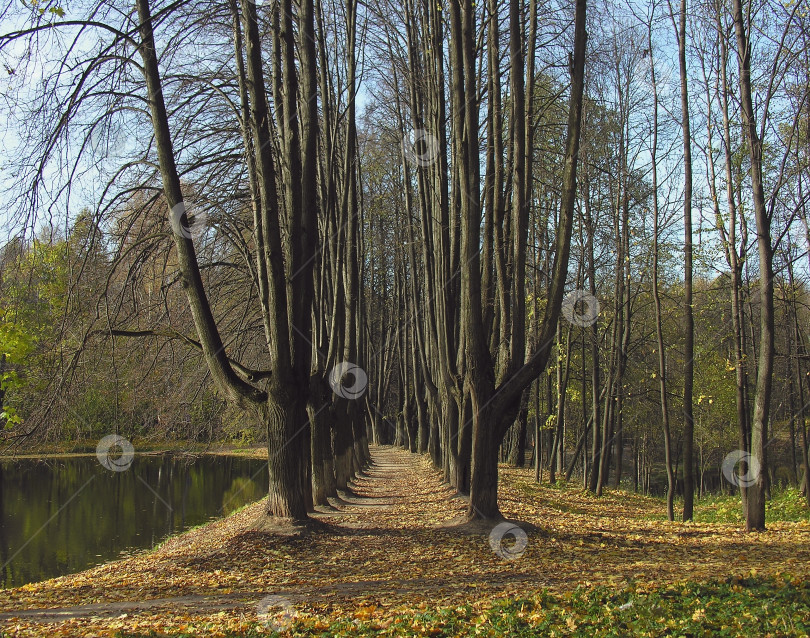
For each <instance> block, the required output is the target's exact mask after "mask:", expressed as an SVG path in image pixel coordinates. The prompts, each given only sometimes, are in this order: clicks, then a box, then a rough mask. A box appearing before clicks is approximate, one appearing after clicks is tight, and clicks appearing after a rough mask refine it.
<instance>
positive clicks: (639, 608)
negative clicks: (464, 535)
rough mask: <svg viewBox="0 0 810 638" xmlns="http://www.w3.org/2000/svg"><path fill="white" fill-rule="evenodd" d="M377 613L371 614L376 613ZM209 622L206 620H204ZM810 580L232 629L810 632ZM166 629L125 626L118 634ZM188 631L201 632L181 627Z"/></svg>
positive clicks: (315, 632) (667, 588) (585, 595)
mask: <svg viewBox="0 0 810 638" xmlns="http://www.w3.org/2000/svg"><path fill="white" fill-rule="evenodd" d="M370 616H371V617H370ZM200 629H202V628H200ZM808 632H810V583H806V582H803V581H802V580H801V579H798V578H791V577H789V576H779V577H776V578H765V579H763V578H757V577H751V578H730V579H728V580H726V581H721V582H712V583H695V582H687V583H680V584H670V585H664V586H661V587H659V588H656V589H652V590H645V589H641V588H636V587H633V586H630V587H628V588H625V589H623V590H621V591H618V592H617V591H615V590H610V589H608V588H606V587H590V588H587V587H578V588H577V589H575V590H574V591H572V592H570V593H567V594H562V595H552V594H549V593H547V592H542V593H539V594H536V595H533V596H531V597H528V598H523V599H506V600H494V601H484V602H479V603H471V604H466V605H462V606H456V607H441V608H437V609H435V610H430V609H427V608H426V606H425V605H424V604H422V605H421V606H420V607H419V608H417V609H413V610H409V611H403V610H402V609H401V608H400V610H399V612H398V613H395V614H393V615H384V616H382V617H378V616H377V614H376V609H375V608H371V609H369V608H360V609H358V610H357V612H356V613H355V614H348V615H344V616H341V617H339V618H337V619H332V620H329V619H325V618H323V617H318V616H304V617H298V618H297V619H296V620H295V621H294V622H293V623H292V624H291V625H290V626H289V627H288V628H287V629H286V630H284V631H283V632H280V633H277V632H272V631H270V630H267V629H265V628H264V627H263V626H260V625H257V626H256V627H255V628H252V629H250V630H248V631H246V632H240V633H226V634H224V635H226V636H231V637H234V638H235V637H236V636H240V637H245V638H252V637H254V636H267V635H279V636H414V635H425V636H448V637H449V636H480V635H483V636H515V637H520V636H582V637H591V636H662V635H676V636H806V635H807V634H808ZM157 635H158V634H155V633H150V634H133V633H119V634H117V636H118V638H147V637H149V638H151V637H154V636H157ZM173 635H180V636H194V635H202V634H197V633H182V632H181V633H180V634H173Z"/></svg>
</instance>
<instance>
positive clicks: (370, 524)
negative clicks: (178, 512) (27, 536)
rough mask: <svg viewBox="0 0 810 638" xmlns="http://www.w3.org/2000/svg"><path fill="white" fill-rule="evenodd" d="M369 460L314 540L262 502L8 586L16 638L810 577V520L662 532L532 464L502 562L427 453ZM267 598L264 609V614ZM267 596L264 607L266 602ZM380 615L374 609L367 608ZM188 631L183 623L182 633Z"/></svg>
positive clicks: (633, 505)
mask: <svg viewBox="0 0 810 638" xmlns="http://www.w3.org/2000/svg"><path fill="white" fill-rule="evenodd" d="M372 455H373V459H374V463H373V465H372V466H371V467H370V468H368V470H367V471H366V473H364V475H362V476H360V477H359V478H358V479H357V481H356V482H355V484H354V485H353V486H352V493H350V494H343V495H341V498H340V499H339V500H335V501H334V502H333V503H332V506H331V507H329V508H323V509H321V510H320V511H318V512H317V513H315V514H314V515H313V518H316V519H317V520H318V521H320V522H321V523H322V529H318V530H316V531H312V532H310V533H308V534H307V535H305V536H301V537H294V536H293V537H290V536H278V535H270V534H265V533H260V532H256V531H251V528H252V523H253V521H254V520H255V519H256V518H257V517H258V516H259V515H260V513H261V511H262V508H263V503H261V502H259V503H256V504H254V505H251V506H249V507H247V508H245V509H243V510H241V511H240V512H238V513H236V514H234V515H232V516H229V517H227V518H225V519H222V520H218V521H214V522H213V523H211V524H209V525H206V526H205V527H202V528H198V529H195V530H192V531H190V532H188V533H186V534H183V535H180V536H177V537H173V538H171V539H170V540H168V541H167V542H166V543H165V544H164V545H162V546H161V547H159V548H158V549H157V550H155V551H152V552H144V553H142V554H138V555H135V556H133V557H131V558H128V559H126V560H123V561H118V562H114V563H109V564H106V565H101V566H99V567H96V568H93V569H90V570H87V571H85V572H82V573H79V574H74V575H71V576H65V577H62V578H57V579H53V580H50V581H45V582H43V583H34V584H31V585H27V586H25V587H21V588H17V589H13V590H2V591H0V629H2V630H3V631H5V632H6V633H7V634H10V635H20V636H35V635H43V634H45V633H47V634H48V635H52V636H77V635H97V636H98V635H114V633H115V632H116V631H120V630H124V631H148V630H154V631H155V632H157V633H159V634H160V633H165V634H171V633H177V632H182V631H188V628H189V627H194V628H203V629H201V630H200V632H201V633H202V634H204V635H215V634H217V633H218V632H222V631H225V630H229V631H237V632H238V631H245V630H246V629H249V628H251V627H255V626H256V623H257V621H258V620H259V612H260V611H262V610H263V609H265V608H267V607H272V608H273V609H276V610H285V609H286V610H291V609H292V610H294V611H295V612H296V613H304V614H312V615H316V616H318V617H319V618H320V617H324V618H327V619H328V618H335V617H338V616H340V617H346V616H348V617H357V616H356V615H357V614H358V613H362V614H366V615H367V614H384V613H391V612H393V610H396V609H413V608H419V607H420V606H428V605H429V606H430V607H434V606H441V605H459V604H467V603H473V602H478V601H481V600H485V599H488V598H493V597H503V596H517V597H523V596H526V595H529V594H531V593H532V592H536V591H538V590H541V589H543V588H548V589H552V590H558V591H559V590H571V589H574V588H575V587H577V586H578V585H591V584H603V585H607V586H610V587H616V588H619V587H623V586H625V585H626V584H627V583H628V582H629V581H634V582H635V583H650V584H651V585H654V584H658V583H661V582H677V581H679V580H684V579H687V578H690V579H699V580H709V579H722V578H725V577H727V576H729V575H732V574H733V575H745V574H748V573H750V571H751V570H756V571H757V572H758V573H761V574H773V573H778V572H789V573H792V574H794V575H802V576H810V524H808V523H806V522H804V523H773V524H771V525H770V527H769V531H768V532H767V533H765V534H744V533H742V532H741V530H740V529H739V528H738V527H735V526H732V525H721V524H689V525H683V524H678V523H668V522H666V521H662V520H653V517H658V518H659V519H660V518H663V514H664V507H663V504H662V503H661V502H660V501H656V500H653V499H648V498H645V497H641V496H634V495H632V494H627V493H612V492H608V493H607V494H606V495H605V496H603V497H601V498H598V499H597V498H595V497H592V496H589V495H587V494H586V493H583V492H582V491H581V490H580V489H579V488H578V487H577V486H576V485H572V486H570V487H568V488H565V489H559V488H550V487H548V486H538V485H536V484H534V483H533V481H532V477H531V471H530V470H518V469H514V468H506V467H502V469H501V487H500V502H501V509H502V511H503V513H504V515H505V516H507V517H508V518H510V519H516V520H519V521H525V523H523V524H522V525H523V527H524V528H525V530H526V533H527V535H526V546H525V552H519V553H518V554H517V555H515V556H513V557H512V558H514V560H505V558H504V555H503V554H501V555H498V554H496V553H495V552H494V551H493V550H492V548H491V547H490V544H489V542H488V541H489V539H488V533H487V532H486V530H485V531H484V533H483V534H480V535H468V534H463V533H460V532H459V531H458V530H457V529H455V528H453V527H449V524H450V523H451V522H452V521H454V520H458V518H459V516H460V515H461V514H463V512H464V510H465V503H464V502H463V501H462V500H461V499H460V498H458V497H455V496H453V493H452V491H451V490H450V489H449V488H448V487H447V486H446V485H444V484H443V483H442V482H441V476H440V474H439V473H438V472H436V471H435V470H434V469H433V468H432V466H431V465H430V462H429V460H428V459H427V458H425V457H423V456H418V455H413V454H410V453H409V452H406V451H404V450H399V449H393V448H373V449H372ZM262 601H265V603H267V604H266V605H264V607H262ZM268 601H269V603H268ZM369 610H371V611H369ZM184 628H185V629H184Z"/></svg>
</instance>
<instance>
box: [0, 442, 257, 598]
mask: <svg viewBox="0 0 810 638" xmlns="http://www.w3.org/2000/svg"><path fill="white" fill-rule="evenodd" d="M265 466H266V463H265V462H264V461H259V460H255V459H244V458H239V457H233V456H205V457H198V458H195V459H191V458H185V457H176V456H173V455H157V456H137V457H135V461H134V463H133V464H132V467H131V468H129V469H128V470H127V471H126V472H110V471H108V470H105V469H104V468H103V467H102V466H101V465H100V464H99V462H98V460H97V459H96V458H95V456H93V457H81V458H66V459H49V460H47V461H41V460H19V461H2V462H0V565H3V567H2V570H0V584H2V586H3V587H10V586H18V585H22V584H25V583H28V582H33V581H38V580H44V579H46V578H51V577H53V576H59V575H62V574H69V573H73V572H77V571H81V570H82V569H86V568H87V567H90V566H92V565H96V564H98V563H102V562H105V561H107V560H110V559H114V558H118V557H119V556H120V555H121V554H122V553H126V552H127V551H129V550H132V549H142V548H149V547H152V546H154V545H155V544H156V543H158V542H160V541H161V540H163V539H164V538H165V537H166V536H168V535H170V534H175V533H178V532H181V531H183V530H185V529H187V528H188V527H192V526H194V525H199V524H200V523H204V522H206V521H208V520H210V519H212V518H216V517H217V516H221V515H223V514H228V513H230V512H232V511H234V510H235V509H238V508H239V507H242V506H243V505H245V504H246V503H249V502H251V501H255V500H257V499H259V498H262V497H263V496H264V494H265V489H266V487H265V486H266V484H267V475H266V469H264V468H265Z"/></svg>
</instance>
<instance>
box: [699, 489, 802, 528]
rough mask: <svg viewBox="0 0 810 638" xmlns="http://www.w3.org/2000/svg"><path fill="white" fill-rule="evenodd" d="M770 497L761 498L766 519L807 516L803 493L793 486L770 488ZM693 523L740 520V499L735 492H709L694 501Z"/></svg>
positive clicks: (790, 519) (796, 519) (791, 518)
mask: <svg viewBox="0 0 810 638" xmlns="http://www.w3.org/2000/svg"><path fill="white" fill-rule="evenodd" d="M772 496H773V498H772V499H771V500H769V501H766V502H765V520H766V521H784V522H793V523H796V522H799V521H807V520H810V510H808V509H807V506H806V504H805V500H804V497H803V496H802V495H801V494H800V493H799V490H797V489H795V488H785V489H780V490H778V491H777V490H774V491H773V493H772ZM695 522H697V523H733V524H736V523H743V522H744V519H743V515H742V501H741V500H740V495H739V494H734V495H725V494H724V495H709V496H705V497H703V498H701V499H698V500H697V501H696V503H695Z"/></svg>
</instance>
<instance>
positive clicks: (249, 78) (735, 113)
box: [0, 0, 810, 529]
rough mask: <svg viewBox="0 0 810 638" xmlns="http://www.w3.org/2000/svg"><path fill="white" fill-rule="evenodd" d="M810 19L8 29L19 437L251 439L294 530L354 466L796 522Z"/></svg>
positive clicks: (300, 9) (487, 488) (84, 7)
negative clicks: (380, 464) (529, 469)
mask: <svg viewBox="0 0 810 638" xmlns="http://www.w3.org/2000/svg"><path fill="white" fill-rule="evenodd" d="M21 7H23V8H21ZM806 10H807V6H806V3H802V2H790V3H777V2H771V1H767V2H758V3H754V2H748V3H744V2H742V0H734V1H733V2H732V3H727V2H721V1H717V2H703V3H694V4H690V6H689V7H687V5H686V2H681V3H680V5H679V6H675V5H672V4H669V3H664V2H657V3H656V2H654V3H652V4H646V5H641V4H637V3H629V4H622V3H595V2H594V3H591V4H589V6H588V8H587V17H586V10H585V3H584V2H583V0H579V1H578V2H577V3H576V15H575V12H574V10H573V7H570V6H568V5H567V4H565V3H560V4H559V5H557V4H556V3H543V2H540V0H527V1H525V2H524V1H520V0H512V1H511V2H508V3H507V2H500V1H498V0H488V2H486V3H477V4H474V3H470V2H461V1H459V0H451V1H450V2H448V3H447V5H446V6H445V5H444V4H433V3H431V2H427V1H416V2H410V1H409V2H406V3H404V5H403V6H399V4H396V3H385V2H376V3H367V4H361V3H359V2H357V0H346V2H332V1H331V0H323V1H318V2H315V1H314V0H301V2H297V3H294V2H291V0H282V1H281V2H276V3H257V4H254V3H251V2H243V3H240V4H237V2H236V1H235V0H231V1H230V2H225V3H221V4H217V3H212V4H210V6H209V5H206V10H205V11H201V10H200V8H199V7H198V6H196V5H194V6H192V5H191V4H189V3H184V2H174V3H156V4H154V5H153V6H150V3H148V2H147V1H146V0H138V2H136V11H133V10H132V8H131V7H128V6H127V7H118V6H117V5H116V3H114V2H102V3H82V2H75V3H73V2H72V3H70V4H69V5H68V6H66V7H61V6H59V5H57V4H55V3H51V4H47V5H36V6H34V7H24V6H23V5H16V4H10V5H8V6H7V7H6V9H5V13H4V16H3V17H4V22H7V23H8V24H11V23H12V22H14V23H15V25H17V26H18V27H19V28H18V29H15V30H13V31H11V30H9V32H8V33H6V34H5V35H2V36H0V54H1V55H2V56H3V58H4V64H5V65H6V70H7V77H6V78H4V80H3V82H4V83H5V84H6V86H5V87H4V95H5V100H6V101H5V105H6V106H4V107H3V108H4V111H5V112H7V113H8V116H9V118H8V122H9V123H8V124H7V125H6V126H7V127H8V128H7V129H6V132H7V133H8V131H9V130H13V131H14V137H15V138H16V139H17V140H18V142H19V143H18V145H17V148H16V152H13V153H11V154H10V158H9V159H7V160H6V162H7V165H6V166H4V171H6V172H7V173H8V174H9V175H11V176H12V177H13V179H9V180H6V184H7V190H6V192H5V196H6V198H7V202H8V204H7V206H6V207H5V208H6V209H7V211H8V215H9V224H8V227H9V230H10V235H11V236H12V237H13V238H12V239H10V240H9V241H8V242H7V243H6V244H5V246H4V248H3V251H2V260H1V262H0V266H1V267H2V281H1V282H0V286H1V287H0V298H2V304H0V309H2V310H1V312H2V316H0V321H1V322H2V323H0V338H2V354H1V355H0V356H2V363H1V364H0V369H1V370H2V390H0V392H2V395H1V396H2V406H3V419H4V426H5V428H4V432H3V438H4V442H5V443H6V444H7V445H10V446H11V447H10V448H9V449H21V448H20V447H19V446H20V445H23V446H25V445H28V446H30V445H41V444H43V443H47V442H57V441H89V442H90V443H89V445H90V447H91V448H92V447H93V442H94V441H95V440H96V439H97V438H99V437H101V436H103V435H105V434H107V433H109V432H110V431H116V432H117V433H120V434H121V435H123V436H125V437H142V438H144V439H148V440H157V441H160V440H184V441H198V442H209V441H220V440H223V439H224V440H230V441H235V442H238V444H239V445H242V444H249V443H254V442H255V443H258V442H262V443H266V444H267V445H268V449H269V454H270V457H271V461H272V462H271V464H270V494H271V499H270V501H269V505H268V512H269V513H271V514H274V515H278V516H286V517H292V518H300V517H301V516H306V511H307V507H308V506H311V504H312V503H313V502H314V503H315V504H318V503H319V502H320V501H323V500H324V499H325V498H326V497H327V496H328V495H331V494H332V493H333V492H334V491H335V490H336V489H342V488H345V486H346V485H347V484H348V482H349V480H350V479H351V477H352V476H353V475H354V474H356V473H357V472H359V471H360V470H361V468H362V467H363V466H364V464H365V463H366V462H367V461H368V458H369V456H368V443H369V442H374V443H382V444H396V445H402V446H405V447H408V448H409V449H410V450H411V451H413V452H421V453H427V454H429V455H430V456H431V458H432V460H433V463H434V464H435V465H436V466H437V467H439V468H441V469H442V470H443V472H444V475H445V478H446V479H447V480H448V481H449V482H450V484H451V485H453V486H454V487H455V488H456V489H457V490H458V491H459V492H461V493H463V494H469V495H470V509H469V516H470V517H471V518H475V517H482V518H497V516H498V506H497V462H498V461H499V460H504V461H509V462H511V463H515V464H523V463H530V462H535V463H536V464H537V477H538V479H539V478H540V472H541V470H542V472H543V474H544V477H545V478H547V479H550V480H551V481H552V482H554V481H555V480H556V478H558V477H560V476H567V477H569V478H570V477H571V476H575V477H579V478H581V479H582V480H583V482H584V484H585V485H586V486H587V487H588V488H589V489H590V490H592V491H594V492H596V493H601V491H602V489H603V488H604V487H607V486H608V485H613V486H618V485H620V484H621V483H622V481H624V482H626V484H628V483H629V484H630V485H632V486H633V487H635V488H636V489H639V490H644V491H652V492H654V493H657V494H661V493H664V492H666V493H668V494H669V496H670V503H672V502H673V499H674V497H675V496H676V495H678V496H681V497H683V498H684V501H685V502H684V504H683V507H684V511H683V514H682V516H683V518H684V519H685V520H688V519H689V518H691V517H692V511H691V507H692V505H691V499H692V494H693V493H702V491H703V490H705V489H710V490H717V489H720V488H721V487H725V488H728V487H731V484H730V483H728V482H726V483H725V484H724V483H723V479H722V472H721V465H722V463H723V461H724V460H725V459H726V458H727V456H728V454H729V453H733V452H734V451H735V450H741V451H742V452H747V453H750V454H752V455H753V457H755V458H756V462H757V463H758V465H759V466H760V467H761V468H762V470H763V471H762V472H761V475H760V473H759V472H756V473H755V474H756V476H755V478H754V481H753V482H752V483H751V484H750V485H746V486H744V489H743V493H744V497H745V500H746V502H748V501H752V500H753V502H754V505H752V506H751V507H749V505H751V504H750V503H748V505H746V506H745V507H746V508H747V512H749V514H750V517H749V519H748V526H749V528H753V529H758V528H761V527H764V498H765V496H766V494H767V493H768V491H769V490H770V488H771V486H772V485H794V486H800V487H801V488H803V489H804V492H805V495H806V496H807V499H808V503H810V493H809V492H810V490H808V489H807V485H806V479H805V478H804V477H806V476H807V469H808V457H807V454H808V442H807V432H806V429H807V426H806V418H805V409H806V403H807V400H808V399H807V397H808V389H809V388H810V383H808V382H809V381H810V368H808V362H807V357H808V354H807V349H806V339H807V338H808V325H809V324H808V319H810V317H808V313H807V305H806V304H807V289H806V278H807V273H808V264H810V261H808V241H809V240H810V233H808V225H807V216H806V199H807V193H806V191H807V187H808V184H807V179H808V177H809V176H810V174H809V173H808V149H810V142H808V124H809V123H810V105H808V103H807V90H808V74H810V60H808V59H807V56H808V55H810V53H808V47H807V43H806V20H807V17H806ZM4 30H5V29H4ZM586 31H587V44H586V38H585V33H586ZM91 37H92V39H90V40H88V38H91ZM32 78H33V80H32ZM33 123H36V125H32V124H33ZM9 148H11V147H9ZM9 167H10V170H9ZM167 204H168V207H167ZM345 364H351V365H352V366H359V370H358V369H356V368H346V366H345ZM352 370H354V373H352ZM335 371H337V373H336V372H335ZM346 373H348V374H346ZM336 377H339V378H336ZM353 391H354V393H353ZM356 395H359V396H356ZM537 450H539V454H537V453H536V451H537ZM538 460H539V461H540V462H539V463H537V461H538ZM749 470H750V468H749ZM743 471H745V468H743ZM760 506H761V511H760ZM673 515H674V512H673V507H672V505H671V507H670V516H673Z"/></svg>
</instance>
